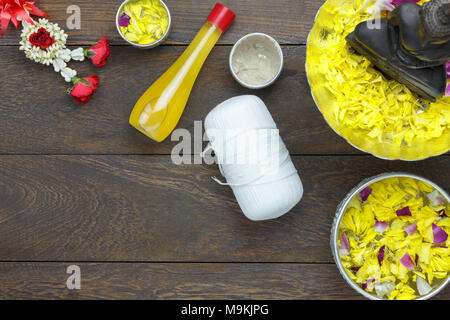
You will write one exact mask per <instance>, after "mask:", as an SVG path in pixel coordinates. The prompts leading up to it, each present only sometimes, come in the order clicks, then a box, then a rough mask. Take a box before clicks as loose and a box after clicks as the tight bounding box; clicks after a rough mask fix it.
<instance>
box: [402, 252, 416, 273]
mask: <svg viewBox="0 0 450 320" xmlns="http://www.w3.org/2000/svg"><path fill="white" fill-rule="evenodd" d="M400 262H401V264H402V265H404V266H405V267H406V268H408V269H410V270H414V263H413V261H412V259H411V257H410V256H409V253H408V252H407V253H405V255H404V256H403V258H401V259H400Z"/></svg>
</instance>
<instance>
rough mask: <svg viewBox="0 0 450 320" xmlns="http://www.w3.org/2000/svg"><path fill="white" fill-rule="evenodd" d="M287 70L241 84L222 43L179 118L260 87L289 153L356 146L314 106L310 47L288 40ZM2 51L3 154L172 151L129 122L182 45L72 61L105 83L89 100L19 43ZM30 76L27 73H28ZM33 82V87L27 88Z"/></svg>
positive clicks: (195, 117) (116, 50) (198, 117)
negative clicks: (71, 91) (259, 82)
mask: <svg viewBox="0 0 450 320" xmlns="http://www.w3.org/2000/svg"><path fill="white" fill-rule="evenodd" d="M283 50H284V54H285V56H286V62H285V63H286V64H285V69H284V71H283V73H282V75H281V78H280V79H279V80H278V81H277V82H276V83H275V84H274V85H273V86H272V87H270V88H267V89H264V90H259V91H252V90H249V89H245V88H243V87H241V86H240V85H239V84H238V83H237V82H236V81H235V80H234V79H233V77H232V76H231V74H230V71H229V66H228V55H229V52H230V48H227V47H217V48H215V49H214V50H213V52H212V54H211V56H210V57H209V59H208V60H207V61H206V64H205V66H204V69H203V70H202V71H201V73H200V76H199V78H198V81H197V83H196V85H195V87H194V90H193V92H192V95H191V97H190V100H189V103H188V105H187V107H186V110H185V112H184V114H183V117H182V119H181V121H180V123H179V125H178V128H186V129H188V130H189V131H190V132H191V133H192V132H193V129H194V121H202V120H203V119H204V118H205V117H206V115H207V114H208V112H209V111H210V110H211V109H212V108H213V107H214V106H216V105H217V104H218V103H220V102H222V101H224V100H226V99H228V98H231V97H233V96H236V95H242V94H256V95H258V96H260V97H261V98H262V99H263V100H264V101H265V102H266V104H267V105H268V108H269V109H270V110H271V112H272V115H273V117H274V119H275V121H276V122H277V124H278V126H279V128H280V130H281V135H282V137H283V139H284V141H285V143H286V145H287V147H288V149H289V150H290V152H291V153H296V154H330V153H331V154H335V153H337V154H353V153H359V152H358V151H356V150H355V149H354V148H353V147H351V146H350V145H349V144H347V143H346V142H345V140H343V139H342V138H340V137H339V136H337V135H336V134H335V133H334V132H333V131H332V130H331V129H330V128H329V127H328V125H327V124H326V122H325V121H324V119H323V118H322V115H321V114H320V112H319V111H318V110H317V108H316V107H315V105H314V102H313V100H312V98H311V94H310V92H309V86H308V84H307V81H306V77H305V73H304V71H305V67H304V63H305V48H304V47H284V49H283ZM2 51H3V52H2V55H1V56H0V65H2V71H0V75H2V79H4V80H3V82H2V85H1V86H0V97H1V102H0V118H1V119H2V126H1V127H0V136H1V137H2V139H0V153H8V154H11V153H12V154H14V153H20V154H23V153H26V154H28V153H31V154H40V153H52V154H53V153H56V154H86V153H87V154H124V153H125V154H170V153H171V150H172V148H173V146H174V145H175V144H176V143H175V142H171V141H170V138H169V139H167V140H166V141H164V142H163V143H159V144H158V143H156V142H153V141H152V140H150V139H149V138H147V137H146V136H144V135H143V134H141V133H139V132H138V131H137V130H135V129H134V128H132V127H131V126H130V125H129V124H128V118H129V114H130V112H131V109H132V107H133V106H134V104H135V102H136V101H137V100H138V99H139V97H140V96H141V95H142V93H143V92H145V90H146V89H147V88H148V86H150V84H151V83H153V82H154V81H155V80H156V79H157V78H158V77H159V76H160V75H161V74H162V73H163V72H165V70H166V69H167V68H168V67H169V66H170V65H171V64H172V63H173V62H174V61H175V60H176V59H177V57H178V56H179V55H180V54H181V52H182V51H183V48H182V47H160V48H156V49H154V50H151V51H139V50H135V49H133V48H129V47H113V48H112V54H111V60H110V62H109V64H108V65H107V66H105V67H104V68H101V69H98V68H95V67H93V66H91V65H90V63H72V64H71V66H72V67H74V68H76V69H77V70H78V72H79V74H80V75H84V76H86V75H90V74H92V73H97V74H98V75H99V77H100V78H101V83H100V88H99V90H98V92H96V93H95V95H94V97H93V98H92V100H91V101H90V102H89V104H87V105H83V106H80V105H79V104H77V103H76V102H75V100H74V99H73V98H72V97H71V96H70V95H66V94H64V91H65V90H66V89H67V87H69V85H67V84H66V83H65V82H64V80H63V79H62V78H61V77H60V76H59V75H57V74H55V73H54V71H53V68H52V67H45V66H42V65H37V64H35V63H32V62H31V61H28V60H26V59H25V57H24V56H23V55H22V54H21V53H19V52H18V50H17V48H16V47H3V49H2ZM24 75H26V78H24ZM30 88H32V89H30ZM206 93H207V94H206Z"/></svg>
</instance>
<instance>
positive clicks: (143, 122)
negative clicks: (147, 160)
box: [130, 3, 236, 142]
mask: <svg viewBox="0 0 450 320" xmlns="http://www.w3.org/2000/svg"><path fill="white" fill-rule="evenodd" d="M235 17H236V15H235V14H234V13H233V12H232V11H231V10H230V9H228V8H227V7H225V6H224V5H222V4H220V3H217V4H216V6H215V7H214V9H213V10H212V11H211V14H210V15H209V17H208V19H207V21H206V23H205V24H204V25H203V27H202V28H201V29H200V31H199V32H198V34H197V35H196V36H195V38H194V40H193V41H192V42H191V44H190V45H189V46H188V47H187V49H186V50H185V51H184V53H183V54H182V55H181V56H180V57H179V58H178V60H177V61H176V62H175V63H174V64H173V65H172V66H171V67H170V68H169V69H168V70H167V71H166V72H165V73H164V74H163V75H162V76H161V77H160V78H159V79H158V80H156V82H155V83H153V85H152V86H151V87H150V88H148V89H147V91H146V92H145V93H144V94H143V95H142V96H141V98H140V99H139V100H138V102H137V103H136V105H135V106H134V108H133V111H132V112H131V116H130V124H131V125H132V126H133V127H135V128H136V129H137V130H139V131H141V132H142V133H143V134H145V135H146V136H148V137H150V138H151V139H153V140H155V141H158V142H161V141H163V140H164V139H166V138H167V137H168V136H169V135H170V134H171V132H172V131H173V130H174V129H175V127H176V125H177V123H178V121H179V120H180V118H181V115H182V113H183V110H184V108H185V106H186V103H187V101H188V99H189V95H190V93H191V90H192V87H193V85H194V82H195V80H196V79H197V76H198V73H199V72H200V69H201V68H202V66H203V63H204V62H205V60H206V58H207V57H208V55H209V53H210V52H211V50H212V48H213V47H214V45H215V44H216V43H217V41H218V40H219V38H220V36H221V35H222V34H223V33H224V32H225V31H226V30H227V29H228V27H229V26H230V24H231V23H232V22H233V20H234V18H235Z"/></svg>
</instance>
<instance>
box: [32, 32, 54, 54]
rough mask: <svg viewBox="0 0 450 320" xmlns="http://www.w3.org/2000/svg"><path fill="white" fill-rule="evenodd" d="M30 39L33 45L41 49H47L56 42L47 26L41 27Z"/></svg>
mask: <svg viewBox="0 0 450 320" xmlns="http://www.w3.org/2000/svg"><path fill="white" fill-rule="evenodd" d="M29 39H30V42H31V44H32V45H33V46H35V47H39V48H41V50H45V49H47V48H48V47H50V46H51V45H52V44H53V42H55V38H54V37H52V36H51V35H50V33H49V32H48V31H47V30H45V28H39V30H38V31H37V32H35V33H33V34H32V35H30V38H29Z"/></svg>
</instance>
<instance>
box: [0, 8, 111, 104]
mask: <svg viewBox="0 0 450 320" xmlns="http://www.w3.org/2000/svg"><path fill="white" fill-rule="evenodd" d="M31 14H32V15H35V16H39V17H48V15H47V14H46V13H45V12H43V11H41V10H39V9H38V8H37V7H36V6H35V5H34V2H29V1H25V0H0V16H1V17H2V19H1V34H2V35H3V34H4V33H5V32H6V29H7V27H8V24H9V22H12V24H13V25H14V26H15V27H16V28H18V26H19V22H20V21H21V22H22V28H23V29H22V33H21V35H20V37H21V40H20V48H19V50H21V51H24V52H25V56H26V57H27V58H28V59H30V60H32V61H34V62H37V63H40V64H43V65H46V66H50V65H51V66H53V70H55V72H57V73H59V74H60V75H61V76H62V77H63V78H64V80H65V81H66V82H71V83H72V84H73V87H72V88H71V89H70V90H69V92H70V94H71V95H72V96H73V97H74V98H75V100H76V101H77V102H79V103H86V102H88V101H89V99H90V97H91V96H92V94H93V93H94V92H95V91H96V90H97V87H98V84H99V79H98V77H97V76H95V75H93V76H90V77H84V78H79V77H77V72H76V71H75V70H74V69H72V68H69V67H68V66H67V63H68V62H70V61H71V60H75V61H84V60H85V58H88V59H91V61H92V63H93V64H94V65H95V66H98V67H102V66H104V65H105V64H106V61H107V60H108V58H109V42H108V40H107V39H106V37H103V38H102V39H100V41H98V43H97V44H96V45H94V46H92V47H91V48H89V49H87V50H84V49H83V48H77V49H75V50H70V49H68V48H67V47H66V42H67V37H68V35H67V34H66V33H65V32H64V30H62V29H61V28H60V27H59V26H58V24H56V23H51V22H49V21H48V20H47V19H45V18H40V19H39V21H38V22H36V21H34V20H33V19H32V18H31V17H30V15H31Z"/></svg>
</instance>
